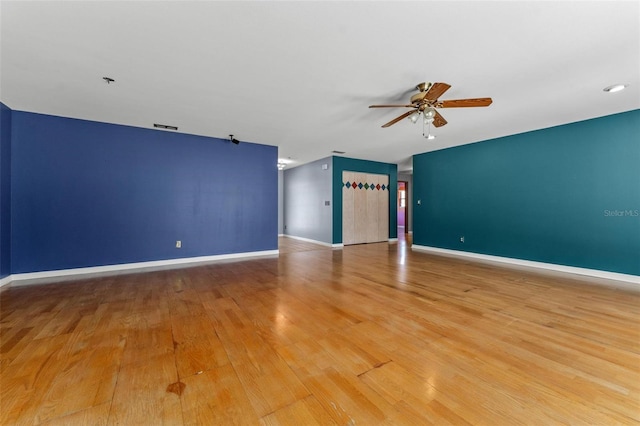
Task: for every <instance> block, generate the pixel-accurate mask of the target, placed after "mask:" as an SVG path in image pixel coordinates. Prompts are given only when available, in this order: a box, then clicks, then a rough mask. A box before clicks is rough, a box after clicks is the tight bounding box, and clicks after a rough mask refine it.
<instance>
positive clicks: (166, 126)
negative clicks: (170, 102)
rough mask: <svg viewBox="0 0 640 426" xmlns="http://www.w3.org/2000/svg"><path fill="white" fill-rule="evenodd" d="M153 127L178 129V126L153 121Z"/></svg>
mask: <svg viewBox="0 0 640 426" xmlns="http://www.w3.org/2000/svg"><path fill="white" fill-rule="evenodd" d="M153 127H155V128H156V129H166V130H178V127H177V126H168V125H166V124H158V123H153Z"/></svg>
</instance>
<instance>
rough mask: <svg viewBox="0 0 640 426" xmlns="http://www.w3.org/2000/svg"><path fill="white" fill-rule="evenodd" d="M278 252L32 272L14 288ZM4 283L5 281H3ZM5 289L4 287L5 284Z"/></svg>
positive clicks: (269, 252)
mask: <svg viewBox="0 0 640 426" xmlns="http://www.w3.org/2000/svg"><path fill="white" fill-rule="evenodd" d="M279 253H280V252H279V251H278V250H264V251H252V252H245V253H230V254H219V255H212V256H198V257H184V258H180V259H166V260H154V261H150V262H136V263H122V264H118V265H105V266H92V267H88V268H74V269H58V270H54V271H42V272H28V273H24V274H13V275H11V283H12V284H13V285H29V284H45V283H50V282H56V281H66V280H70V279H80V278H93V277H101V276H108V275H119V274H123V273H128V274H130V273H134V272H142V271H144V272H150V271H159V270H163V269H178V268H185V267H190V266H198V265H202V264H207V263H213V262H219V261H222V260H232V259H246V258H251V257H263V256H278V254H279ZM3 281H4V279H3ZM3 285H4V284H3Z"/></svg>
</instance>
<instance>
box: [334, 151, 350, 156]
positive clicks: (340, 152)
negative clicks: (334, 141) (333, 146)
mask: <svg viewBox="0 0 640 426" xmlns="http://www.w3.org/2000/svg"><path fill="white" fill-rule="evenodd" d="M331 152H332V153H334V154H340V155H342V154H346V153H345V152H344V151H331Z"/></svg>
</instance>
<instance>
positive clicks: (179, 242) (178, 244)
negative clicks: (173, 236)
mask: <svg viewBox="0 0 640 426" xmlns="http://www.w3.org/2000/svg"><path fill="white" fill-rule="evenodd" d="M176 248H182V241H180V240H178V241H176Z"/></svg>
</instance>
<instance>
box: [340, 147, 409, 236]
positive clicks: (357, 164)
mask: <svg viewBox="0 0 640 426" xmlns="http://www.w3.org/2000/svg"><path fill="white" fill-rule="evenodd" d="M345 170H347V171H352V172H359V173H375V174H380V175H388V176H389V195H390V196H391V198H390V200H389V238H397V237H398V229H397V226H398V223H397V222H398V219H397V218H396V214H397V212H396V201H395V200H396V198H395V197H396V193H397V192H398V166H397V165H396V164H389V163H380V162H377V161H366V160H357V159H355V158H345V157H335V156H334V157H333V188H332V190H333V244H340V243H342V172H343V171H345ZM391 194H393V195H391Z"/></svg>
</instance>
